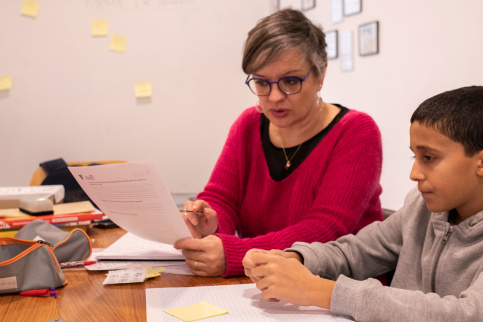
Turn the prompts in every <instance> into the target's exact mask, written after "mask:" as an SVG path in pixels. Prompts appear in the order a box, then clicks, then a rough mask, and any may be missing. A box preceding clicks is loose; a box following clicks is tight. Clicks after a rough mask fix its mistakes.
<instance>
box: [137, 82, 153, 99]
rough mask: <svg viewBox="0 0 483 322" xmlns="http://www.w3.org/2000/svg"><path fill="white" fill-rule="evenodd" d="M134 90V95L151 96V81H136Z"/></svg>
mask: <svg viewBox="0 0 483 322" xmlns="http://www.w3.org/2000/svg"><path fill="white" fill-rule="evenodd" d="M134 90H135V93H136V97H151V93H152V91H151V83H137V84H136V85H135V86H134Z"/></svg>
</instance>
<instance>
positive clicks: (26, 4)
mask: <svg viewBox="0 0 483 322" xmlns="http://www.w3.org/2000/svg"><path fill="white" fill-rule="evenodd" d="M20 12H21V13H22V14H23V15H24V16H29V17H33V18H35V17H37V14H38V13H39V2H38V1H35V0H24V1H23V4H22V10H21V11H20Z"/></svg>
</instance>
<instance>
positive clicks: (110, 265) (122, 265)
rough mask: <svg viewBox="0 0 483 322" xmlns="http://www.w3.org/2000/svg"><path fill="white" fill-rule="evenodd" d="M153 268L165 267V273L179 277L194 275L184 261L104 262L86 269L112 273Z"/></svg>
mask: <svg viewBox="0 0 483 322" xmlns="http://www.w3.org/2000/svg"><path fill="white" fill-rule="evenodd" d="M144 266H151V267H152V268H160V267H164V268H165V270H164V271H163V273H169V274H178V275H193V273H192V272H191V270H190V268H189V267H188V265H186V263H185V262H182V261H109V260H103V261H100V262H98V263H96V264H93V265H88V266H86V267H85V268H86V269H88V270H90V271H112V270H117V269H129V268H137V267H144Z"/></svg>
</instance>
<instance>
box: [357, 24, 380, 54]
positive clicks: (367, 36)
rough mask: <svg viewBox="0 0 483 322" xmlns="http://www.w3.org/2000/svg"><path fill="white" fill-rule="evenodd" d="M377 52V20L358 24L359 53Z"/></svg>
mask: <svg viewBox="0 0 483 322" xmlns="http://www.w3.org/2000/svg"><path fill="white" fill-rule="evenodd" d="M378 53H379V21H371V22H368V23H365V24H362V25H359V55H360V56H370V55H375V54H378Z"/></svg>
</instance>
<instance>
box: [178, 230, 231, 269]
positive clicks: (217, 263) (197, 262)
mask: <svg viewBox="0 0 483 322" xmlns="http://www.w3.org/2000/svg"><path fill="white" fill-rule="evenodd" d="M174 248H176V249H181V250H182V252H183V255H184V256H185V258H186V264H187V265H188V266H189V268H190V269H191V271H192V272H193V274H195V275H198V276H220V275H222V274H224V273H225V271H226V259H225V249H224V248H223V243H222V241H221V239H220V238H219V237H217V236H215V235H209V236H206V237H205V238H202V239H196V238H186V239H181V240H178V241H176V243H174Z"/></svg>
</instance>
